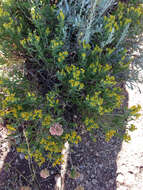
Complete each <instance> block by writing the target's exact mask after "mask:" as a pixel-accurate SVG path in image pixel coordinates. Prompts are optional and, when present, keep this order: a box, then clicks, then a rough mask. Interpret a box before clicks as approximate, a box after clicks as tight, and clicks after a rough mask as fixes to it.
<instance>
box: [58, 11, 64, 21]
mask: <svg viewBox="0 0 143 190" xmlns="http://www.w3.org/2000/svg"><path fill="white" fill-rule="evenodd" d="M59 18H61V20H62V21H63V20H64V19H65V15H64V13H63V11H62V10H61V11H60V13H59V16H58V19H59Z"/></svg>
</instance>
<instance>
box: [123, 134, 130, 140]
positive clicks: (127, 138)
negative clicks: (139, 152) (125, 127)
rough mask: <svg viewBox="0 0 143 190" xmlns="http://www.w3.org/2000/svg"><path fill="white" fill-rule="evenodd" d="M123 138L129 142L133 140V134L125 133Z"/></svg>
mask: <svg viewBox="0 0 143 190" xmlns="http://www.w3.org/2000/svg"><path fill="white" fill-rule="evenodd" d="M123 140H124V141H125V142H129V141H130V140H131V136H130V135H129V134H127V133H125V134H124V136H123Z"/></svg>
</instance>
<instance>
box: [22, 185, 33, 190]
mask: <svg viewBox="0 0 143 190" xmlns="http://www.w3.org/2000/svg"><path fill="white" fill-rule="evenodd" d="M20 190H31V188H30V187H29V186H22V187H20Z"/></svg>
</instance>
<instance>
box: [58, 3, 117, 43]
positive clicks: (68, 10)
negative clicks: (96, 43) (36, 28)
mask: <svg viewBox="0 0 143 190" xmlns="http://www.w3.org/2000/svg"><path fill="white" fill-rule="evenodd" d="M115 4H116V2H115V0H77V1H74V0H71V1H68V0H62V1H60V3H59V4H58V7H59V10H62V11H63V13H64V14H65V18H66V22H65V25H64V29H63V30H64V31H65V39H66V37H67V35H68V34H67V33H66V29H67V28H69V27H73V30H74V29H75V30H76V31H77V33H76V36H77V39H79V40H81V41H85V42H86V43H89V42H90V40H91V37H92V36H93V35H94V34H95V32H99V33H102V32H103V27H102V26H103V25H102V22H103V15H104V14H105V13H106V12H107V11H108V10H109V9H110V8H111V7H112V6H113V5H115ZM109 38H110V37H109ZM108 40H109V39H108Z"/></svg>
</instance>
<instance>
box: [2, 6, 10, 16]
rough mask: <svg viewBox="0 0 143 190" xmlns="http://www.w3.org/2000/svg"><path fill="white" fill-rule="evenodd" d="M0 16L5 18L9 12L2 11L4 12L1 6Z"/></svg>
mask: <svg viewBox="0 0 143 190" xmlns="http://www.w3.org/2000/svg"><path fill="white" fill-rule="evenodd" d="M1 16H5V17H7V16H9V12H7V11H4V10H3V9H2V6H0V17H1Z"/></svg>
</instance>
